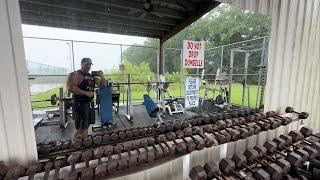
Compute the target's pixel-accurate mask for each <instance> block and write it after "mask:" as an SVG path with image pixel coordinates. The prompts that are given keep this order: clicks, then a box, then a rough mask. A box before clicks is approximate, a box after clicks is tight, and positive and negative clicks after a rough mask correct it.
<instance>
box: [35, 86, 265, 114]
mask: <svg viewBox="0 0 320 180" xmlns="http://www.w3.org/2000/svg"><path fill="white" fill-rule="evenodd" d="M124 88H126V87H124ZM124 88H120V100H121V102H123V99H124V101H126V99H127V94H126V92H125V89H124ZM132 88H133V89H132V97H133V100H134V102H141V101H142V97H143V95H144V94H147V91H146V88H145V86H143V85H134V86H133V87H132ZM180 89H181V91H180ZM257 91H258V86H250V107H256V99H257ZM171 92H172V94H173V95H174V96H175V97H184V96H185V85H184V84H181V87H180V86H179V84H176V85H174V86H171ZM52 94H57V95H58V94H59V88H54V89H51V90H49V91H47V92H43V93H40V94H37V95H33V96H32V97H31V100H32V101H38V100H45V99H50V97H51V95H52ZM203 94H204V90H203V88H200V97H203ZM216 95H217V94H216ZM150 96H151V97H152V98H153V99H155V98H156V93H155V92H151V93H150ZM208 96H209V98H212V97H213V92H212V91H209V92H208ZM247 97H248V96H247V93H246V96H245V106H248V98H247ZM258 97H259V96H258ZM241 99H242V86H241V85H233V86H232V91H231V103H232V104H237V105H241V104H242V102H241ZM257 105H258V106H259V103H257ZM46 106H51V104H50V102H37V103H32V107H33V109H34V110H39V109H50V108H54V107H49V108H48V107H46ZM40 107H44V108H40Z"/></svg>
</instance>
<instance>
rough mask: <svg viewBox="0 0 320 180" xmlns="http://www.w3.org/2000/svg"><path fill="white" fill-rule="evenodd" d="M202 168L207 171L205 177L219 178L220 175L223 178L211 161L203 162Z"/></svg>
mask: <svg viewBox="0 0 320 180" xmlns="http://www.w3.org/2000/svg"><path fill="white" fill-rule="evenodd" d="M203 168H204V170H205V171H206V173H207V179H213V178H216V179H220V177H222V178H224V179H225V177H224V175H223V174H221V172H220V169H219V167H218V165H217V164H216V163H214V162H213V161H210V162H207V163H205V164H204V166H203Z"/></svg>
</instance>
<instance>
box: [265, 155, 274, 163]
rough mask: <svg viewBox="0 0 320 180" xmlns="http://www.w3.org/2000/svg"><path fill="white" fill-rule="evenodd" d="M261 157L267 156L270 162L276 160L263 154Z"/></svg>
mask: <svg viewBox="0 0 320 180" xmlns="http://www.w3.org/2000/svg"><path fill="white" fill-rule="evenodd" d="M263 157H265V158H267V159H268V160H269V161H271V162H273V163H274V162H276V160H275V159H273V158H271V157H269V156H267V155H263Z"/></svg>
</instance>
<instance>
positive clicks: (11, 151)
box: [0, 0, 37, 165]
mask: <svg viewBox="0 0 320 180" xmlns="http://www.w3.org/2000/svg"><path fill="white" fill-rule="evenodd" d="M0 67H1V70H0V84H1V86H0V160H1V161H4V162H5V164H6V165H14V164H23V165H26V164H29V163H32V162H33V161H36V160H37V148H36V140H35V135H34V128H33V121H32V110H31V103H30V94H29V86H28V78H27V66H26V60H25V54H24V47H23V39H22V29H21V17H20V10H19V2H18V0H0Z"/></svg>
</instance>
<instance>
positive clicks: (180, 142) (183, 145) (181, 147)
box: [173, 139, 187, 155]
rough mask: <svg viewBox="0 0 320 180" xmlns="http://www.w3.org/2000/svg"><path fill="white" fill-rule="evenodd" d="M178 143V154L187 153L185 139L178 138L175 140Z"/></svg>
mask: <svg viewBox="0 0 320 180" xmlns="http://www.w3.org/2000/svg"><path fill="white" fill-rule="evenodd" d="M173 142H174V143H175V145H176V150H177V153H178V154H181V155H183V154H185V153H187V144H186V143H185V141H184V140H183V139H176V140H174V141H173Z"/></svg>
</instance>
